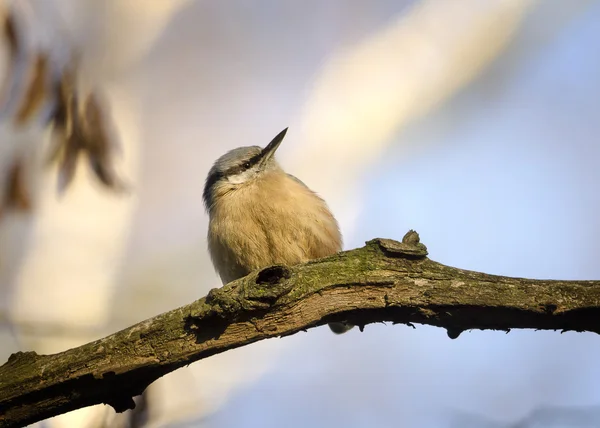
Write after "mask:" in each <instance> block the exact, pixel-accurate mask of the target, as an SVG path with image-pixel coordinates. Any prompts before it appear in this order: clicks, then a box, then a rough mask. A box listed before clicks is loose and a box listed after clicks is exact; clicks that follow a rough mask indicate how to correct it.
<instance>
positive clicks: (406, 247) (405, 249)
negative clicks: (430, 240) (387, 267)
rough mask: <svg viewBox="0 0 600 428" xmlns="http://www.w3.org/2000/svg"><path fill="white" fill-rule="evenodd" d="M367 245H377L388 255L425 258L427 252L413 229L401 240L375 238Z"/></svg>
mask: <svg viewBox="0 0 600 428" xmlns="http://www.w3.org/2000/svg"><path fill="white" fill-rule="evenodd" d="M367 245H377V246H378V247H379V249H381V251H383V253H384V254H385V255H386V256H388V257H394V258H397V257H404V258H409V259H421V258H425V257H426V256H427V254H428V252H427V247H426V246H425V245H424V244H422V243H421V242H420V238H419V234H418V233H417V232H415V231H414V230H412V229H411V230H409V231H408V232H406V234H405V235H404V237H403V238H402V242H398V241H394V240H393V239H385V238H375V239H373V240H371V241H368V242H367Z"/></svg>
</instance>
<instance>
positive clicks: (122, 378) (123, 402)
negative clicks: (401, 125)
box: [0, 231, 600, 427]
mask: <svg viewBox="0 0 600 428" xmlns="http://www.w3.org/2000/svg"><path fill="white" fill-rule="evenodd" d="M426 255H427V250H426V249H425V247H424V246H423V245H422V244H420V243H419V242H418V235H417V234H416V233H415V232H412V231H411V232H409V233H407V235H406V236H405V238H404V240H403V242H402V243H399V242H396V241H391V240H387V239H375V240H372V241H369V242H368V243H367V245H366V246H365V247H363V248H359V249H356V250H352V251H346V252H342V253H339V254H337V255H335V256H332V257H328V258H325V259H320V260H315V261H311V262H309V263H306V264H303V265H298V266H294V267H286V266H273V267H269V268H266V269H263V270H261V271H258V272H254V273H252V274H250V275H248V276H247V277H245V278H242V279H239V280H237V281H234V282H232V283H230V284H228V285H226V286H224V287H222V288H220V289H213V290H211V291H210V292H209V293H208V295H207V296H206V297H204V298H202V299H200V300H198V301H196V302H194V303H192V304H190V305H187V306H183V307H181V308H178V309H175V310H173V311H170V312H167V313H164V314H162V315H159V316H157V317H154V318H151V319H149V320H146V321H143V322H141V323H139V324H136V325H134V326H132V327H130V328H127V329H125V330H122V331H120V332H118V333H115V334H113V335H111V336H108V337H106V338H104V339H101V340H97V341H95V342H92V343H89V344H86V345H83V346H80V347H78V348H74V349H70V350H68V351H65V352H62V353H59V354H54V355H37V354H36V353H35V352H19V353H16V354H13V355H12V356H11V357H10V358H9V360H8V362H7V363H6V364H4V365H3V366H1V367H0V427H18V426H24V425H27V424H30V423H33V422H35V421H38V420H42V419H45V418H48V417H51V416H55V415H58V414H61V413H65V412H67V411H70V410H74V409H77V408H81V407H85V406H90V405H93V404H99V403H105V404H109V405H111V406H113V407H114V409H115V410H116V411H118V412H121V411H124V410H126V409H129V408H132V407H133V406H134V403H133V400H132V397H134V396H136V395H139V394H141V393H142V391H144V389H145V388H146V387H147V386H148V385H149V384H150V383H152V382H153V381H154V380H156V379H158V378H159V377H161V376H163V375H165V374H167V373H169V372H171V371H173V370H176V369H178V368H179V367H182V366H185V365H188V364H190V363H192V362H194V361H197V360H200V359H202V358H206V357H208V356H210V355H213V354H217V353H220V352H224V351H227V350H228V349H233V348H237V347H240V346H244V345H247V344H249V343H252V342H256V341H258V340H262V339H267V338H270V337H280V336H287V335H291V334H294V333H297V332H298V331H301V330H306V329H309V328H312V327H316V326H319V325H323V324H326V323H327V322H331V321H342V320H345V321H349V322H351V323H352V324H354V325H357V326H359V328H361V329H362V327H364V325H365V324H368V323H373V322H383V321H389V322H392V323H408V324H411V323H421V324H429V325H434V326H439V327H443V328H445V329H447V331H448V335H449V336H450V337H451V338H456V337H458V336H459V334H460V333H461V332H462V331H464V330H467V329H496V330H510V329H512V328H534V329H544V330H547V329H551V330H562V331H566V330H576V331H591V332H596V333H598V332H600V281H550V280H531V279H522V278H509V277H503V276H495V275H488V274H484V273H479V272H472V271H466V270H462V269H457V268H453V267H448V266H444V265H442V264H440V263H437V262H434V261H432V260H430V259H428V258H427V257H426ZM390 334H391V333H390ZM332 340H335V339H334V337H332Z"/></svg>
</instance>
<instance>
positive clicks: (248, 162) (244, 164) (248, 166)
mask: <svg viewBox="0 0 600 428" xmlns="http://www.w3.org/2000/svg"><path fill="white" fill-rule="evenodd" d="M242 167H243V168H244V169H248V168H250V161H246V162H244V163H243V164H242Z"/></svg>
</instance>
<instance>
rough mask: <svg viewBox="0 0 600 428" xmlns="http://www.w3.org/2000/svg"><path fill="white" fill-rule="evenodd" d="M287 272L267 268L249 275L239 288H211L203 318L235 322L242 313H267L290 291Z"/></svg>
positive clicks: (270, 267) (236, 286) (279, 267)
mask: <svg viewBox="0 0 600 428" xmlns="http://www.w3.org/2000/svg"><path fill="white" fill-rule="evenodd" d="M291 276H292V272H291V270H290V268H288V267H287V266H283V265H275V266H269V267H267V268H264V269H261V270H260V271H258V272H256V273H253V274H250V275H249V276H248V277H246V278H245V279H243V280H241V281H242V282H241V284H239V285H233V286H231V287H228V286H226V287H224V288H213V289H212V290H210V291H209V292H208V294H207V296H206V299H205V303H206V304H207V305H208V306H209V307H208V308H206V309H207V312H208V313H207V315H209V316H216V317H218V318H222V319H230V318H236V317H237V316H239V315H241V314H242V313H247V312H252V311H256V310H261V309H263V310H264V309H268V308H270V307H271V306H273V305H274V304H275V302H276V301H277V300H278V299H279V298H281V297H283V296H285V295H286V294H288V293H289V292H290V291H291V289H292V286H293V284H292V282H290V281H289V279H290V278H291Z"/></svg>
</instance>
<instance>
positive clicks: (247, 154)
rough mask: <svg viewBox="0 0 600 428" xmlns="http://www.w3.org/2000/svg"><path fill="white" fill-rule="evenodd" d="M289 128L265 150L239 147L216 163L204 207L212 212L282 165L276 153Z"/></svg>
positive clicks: (205, 185)
mask: <svg viewBox="0 0 600 428" xmlns="http://www.w3.org/2000/svg"><path fill="white" fill-rule="evenodd" d="M286 132H287V128H285V129H284V130H283V131H281V132H280V133H279V134H277V136H276V137H275V138H273V140H272V141H271V142H270V143H269V144H267V146H266V147H265V148H264V149H263V148H261V147H259V146H248V147H238V148H237V149H233V150H230V151H228V152H227V153H225V154H224V155H223V156H221V157H220V158H219V159H217V160H216V161H215V163H214V164H213V166H212V168H211V169H210V171H209V172H208V176H207V177H206V182H205V184H204V192H203V195H202V196H203V199H204V205H205V206H206V208H207V210H209V211H210V209H211V207H212V206H213V205H214V204H215V202H216V201H217V199H218V198H219V197H220V196H222V195H224V194H226V193H228V192H229V191H231V190H235V189H236V188H239V187H242V186H244V185H246V184H248V183H250V182H252V181H253V180H256V179H257V178H260V177H261V176H262V174H264V173H265V172H268V171H272V170H274V169H278V168H279V165H278V164H277V162H276V161H275V151H276V150H277V148H278V147H279V145H280V144H281V142H282V141H283V138H284V137H285V134H286Z"/></svg>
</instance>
